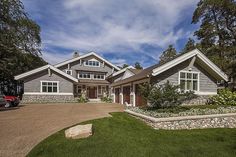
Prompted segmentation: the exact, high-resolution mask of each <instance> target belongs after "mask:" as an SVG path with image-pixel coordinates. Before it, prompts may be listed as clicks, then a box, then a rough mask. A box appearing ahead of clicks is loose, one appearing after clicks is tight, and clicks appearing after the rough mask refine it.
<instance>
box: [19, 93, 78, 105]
mask: <svg viewBox="0 0 236 157" xmlns="http://www.w3.org/2000/svg"><path fill="white" fill-rule="evenodd" d="M21 102H22V103H53V102H76V100H75V98H74V96H73V95H23V98H22V101H21Z"/></svg>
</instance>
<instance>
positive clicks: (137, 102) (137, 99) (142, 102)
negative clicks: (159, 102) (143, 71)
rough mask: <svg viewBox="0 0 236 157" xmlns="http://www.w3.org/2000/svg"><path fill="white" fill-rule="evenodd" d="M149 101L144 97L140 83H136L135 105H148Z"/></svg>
mask: <svg viewBox="0 0 236 157" xmlns="http://www.w3.org/2000/svg"><path fill="white" fill-rule="evenodd" d="M146 105H147V101H146V100H145V99H144V98H143V97H142V94H141V92H140V89H139V87H138V84H136V85H135V106H146Z"/></svg>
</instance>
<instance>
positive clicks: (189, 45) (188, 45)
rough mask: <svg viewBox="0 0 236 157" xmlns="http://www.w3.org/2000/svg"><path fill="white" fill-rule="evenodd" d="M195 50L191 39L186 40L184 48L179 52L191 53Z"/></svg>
mask: <svg viewBox="0 0 236 157" xmlns="http://www.w3.org/2000/svg"><path fill="white" fill-rule="evenodd" d="M195 48H196V46H195V41H194V40H193V39H191V38H189V39H188V41H187V43H186V44H185V46H184V49H183V50H182V51H181V53H186V52H189V51H192V50H194V49H195Z"/></svg>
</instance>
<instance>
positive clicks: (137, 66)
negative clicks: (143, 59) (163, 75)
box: [134, 62, 143, 69]
mask: <svg viewBox="0 0 236 157" xmlns="http://www.w3.org/2000/svg"><path fill="white" fill-rule="evenodd" d="M134 67H135V68H136V69H143V67H142V66H141V64H140V63H139V62H136V63H134Z"/></svg>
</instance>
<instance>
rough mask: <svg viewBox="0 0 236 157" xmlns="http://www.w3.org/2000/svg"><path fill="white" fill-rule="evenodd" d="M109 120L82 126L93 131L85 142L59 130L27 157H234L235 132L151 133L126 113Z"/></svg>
mask: <svg viewBox="0 0 236 157" xmlns="http://www.w3.org/2000/svg"><path fill="white" fill-rule="evenodd" d="M112 116H113V117H109V118H103V119H98V120H92V121H89V122H85V123H84V124H87V123H92V124H93V127H94V129H93V130H94V135H93V136H91V137H89V138H87V139H80V140H71V139H66V138H65V135H64V130H62V131H60V132H58V133H56V134H54V135H52V136H50V137H48V138H47V139H45V140H44V141H42V142H41V143H40V144H38V145H37V146H36V147H35V148H34V149H33V150H32V151H31V152H30V153H29V154H28V156H43V157H51V156H57V157H60V156H69V157H80V156H83V157H85V156H86V157H90V156H91V157H95V156H96V157H106V156H107V157H111V156H113V157H116V156H117V157H121V156H122V157H132V156H133V157H141V156H143V157H146V156H155V157H156V156H175V157H177V156H180V157H183V156H194V157H198V156H199V157H202V156H204V157H207V156H215V157H216V156H220V157H221V156H232V157H233V156H236V129H204V130H191V131H189V130H181V131H166V130H154V129H152V128H151V127H149V126H147V125H146V124H145V123H144V122H142V121H140V120H137V119H135V118H133V117H131V116H129V115H128V114H126V113H113V114H112Z"/></svg>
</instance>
